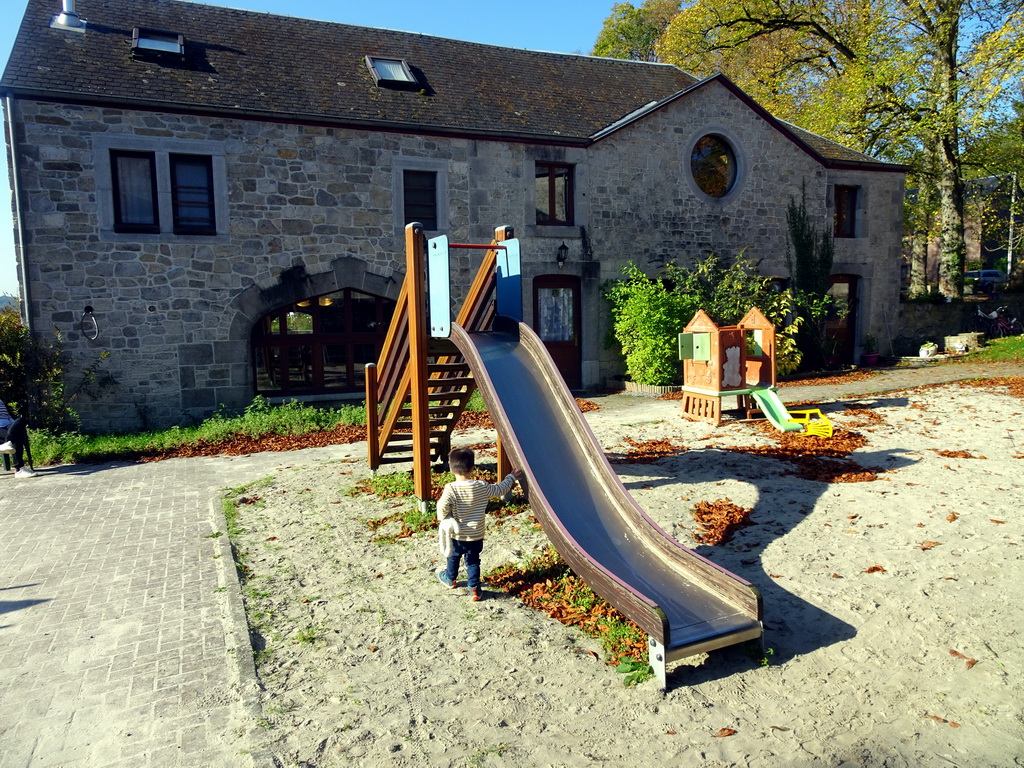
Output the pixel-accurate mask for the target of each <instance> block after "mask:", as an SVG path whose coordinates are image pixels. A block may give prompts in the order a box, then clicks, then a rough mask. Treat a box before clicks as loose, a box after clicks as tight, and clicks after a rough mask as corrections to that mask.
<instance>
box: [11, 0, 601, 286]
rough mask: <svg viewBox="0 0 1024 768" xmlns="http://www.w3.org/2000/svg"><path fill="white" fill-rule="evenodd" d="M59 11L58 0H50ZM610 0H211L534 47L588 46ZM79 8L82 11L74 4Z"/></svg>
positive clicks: (15, 20)
mask: <svg viewBox="0 0 1024 768" xmlns="http://www.w3.org/2000/svg"><path fill="white" fill-rule="evenodd" d="M50 2H52V3H53V8H54V13H58V12H59V11H60V7H61V0H50ZM614 3H615V0H604V1H602V0H517V1H516V2H509V3H497V2H492V1H485V0H435V1H434V2H432V3H425V2H423V0H415V2H414V1H413V0H387V2H365V0H362V1H360V2H354V0H335V1H334V2H324V1H323V0H302V2H291V3H288V2H284V1H283V0H234V1H233V2H223V3H211V4H212V5H226V6H231V7H234V8H245V9H248V10H253V11H266V12H269V13H282V14H287V15H292V16H302V17H304V18H309V19H320V20H323V21H337V22H342V23H346V24H362V25H366V26H371V27H386V28H388V29H399V30H403V31H406V32H421V33H424V34H428V35H438V36H440V37H452V38H455V39H458V40H472V41H474V42H478V43H490V44H493V45H507V46H512V47H515V48H529V49H532V50H537V51H556V52H560V53H589V52H590V49H591V48H592V47H593V45H594V41H595V40H596V39H597V35H598V33H599V32H600V31H601V24H602V23H603V22H604V19H605V18H606V17H607V16H608V14H609V13H610V12H611V7H612V5H613V4H614ZM25 6H26V0H3V2H0V57H2V60H3V62H4V64H6V62H7V58H8V56H9V55H10V52H11V46H12V45H13V44H14V37H15V35H16V33H17V30H18V27H19V26H20V25H21V18H22V16H23V15H24V13H25ZM79 10H80V11H81V12H82V15H83V16H84V17H86V18H88V13H87V12H86V11H85V8H84V7H83V6H81V4H79ZM0 185H2V186H0V188H2V189H3V190H4V191H5V194H4V198H3V199H4V200H5V201H7V200H9V198H8V197H7V193H6V190H7V188H8V185H7V158H6V153H0ZM7 211H8V206H7V204H6V202H5V203H4V205H2V206H0V295H2V294H14V295H17V292H18V278H17V274H16V271H15V265H14V235H13V223H12V222H11V219H10V218H9V216H8V214H7Z"/></svg>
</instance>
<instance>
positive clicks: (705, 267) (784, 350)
mask: <svg viewBox="0 0 1024 768" xmlns="http://www.w3.org/2000/svg"><path fill="white" fill-rule="evenodd" d="M623 274H624V275H625V279H624V280H617V281H613V282H611V283H608V284H607V285H606V286H605V298H607V299H608V300H609V301H610V302H611V305H612V331H611V335H612V336H613V337H614V339H615V341H618V343H619V344H620V345H621V347H622V353H623V355H624V356H625V358H626V373H627V375H628V376H629V377H630V378H631V379H632V380H633V381H635V382H637V383H640V384H648V385H654V386H664V385H669V384H679V383H681V381H682V363H680V361H679V351H678V343H677V337H678V335H679V333H680V332H682V330H683V328H684V327H685V326H686V324H687V323H689V322H690V320H691V319H693V316H694V315H695V314H696V313H697V310H700V309H703V310H704V311H705V312H706V313H707V314H708V315H709V316H710V317H711V319H712V320H714V321H715V323H717V324H718V325H735V324H736V323H738V322H739V321H740V320H742V319H743V316H744V315H745V314H746V313H747V312H748V311H749V310H750V308H751V307H757V308H758V309H759V310H761V312H762V314H764V316H765V317H766V318H767V319H768V320H769V321H770V322H771V323H772V324H773V325H775V328H776V347H775V349H776V355H775V363H776V370H777V371H778V372H779V373H782V374H784V373H789V372H791V371H793V370H796V367H797V365H799V363H800V350H799V349H798V348H797V346H796V343H795V341H794V337H795V335H796V332H797V329H798V328H799V327H800V323H801V318H799V317H794V316H793V309H794V300H793V296H792V294H791V293H790V292H789V291H788V290H779V288H778V286H777V285H776V284H775V283H774V281H773V280H772V279H771V278H769V277H763V276H761V275H759V274H758V273H757V266H756V264H754V262H753V261H752V260H751V259H749V258H748V257H747V256H745V255H744V254H742V253H741V254H739V255H738V256H737V257H736V258H735V259H734V260H733V261H732V262H731V263H729V264H725V263H723V262H722V261H721V260H720V259H719V257H718V256H716V255H714V254H709V255H708V256H707V257H706V258H704V259H702V260H698V261H696V262H694V263H693V264H692V265H691V266H689V267H683V266H680V265H678V264H677V263H675V262H671V263H669V264H667V265H666V266H665V268H664V269H663V270H662V271H661V272H660V273H659V274H658V275H656V276H654V277H650V276H648V275H646V274H645V273H644V272H643V271H642V270H641V269H640V268H639V267H637V266H636V265H635V264H633V263H630V264H629V265H628V266H627V267H625V268H624V269H623Z"/></svg>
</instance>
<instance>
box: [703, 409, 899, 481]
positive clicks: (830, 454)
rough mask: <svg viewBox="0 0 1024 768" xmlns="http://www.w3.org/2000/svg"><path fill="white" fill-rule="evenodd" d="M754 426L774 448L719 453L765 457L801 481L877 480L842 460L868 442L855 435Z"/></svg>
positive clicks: (874, 473)
mask: <svg viewBox="0 0 1024 768" xmlns="http://www.w3.org/2000/svg"><path fill="white" fill-rule="evenodd" d="M755 427H756V428H757V429H759V430H760V431H761V432H763V433H764V434H766V435H768V436H769V437H771V438H772V439H773V440H774V441H775V443H776V444H775V445H758V446H735V445H734V446H725V447H724V449H723V450H727V451H732V452H734V453H746V454H748V455H753V456H769V457H771V458H774V459H780V460H781V461H786V462H788V463H790V464H793V465H795V467H796V469H795V470H793V471H792V472H791V473H788V474H795V475H796V476H797V477H801V478H803V479H804V480H816V481H818V482H820V483H867V482H871V481H872V480H877V479H878V472H880V471H882V470H878V469H865V468H863V467H862V466H861V465H860V464H858V463H857V462H855V461H851V460H847V459H845V457H846V456H848V455H849V454H851V453H853V452H854V451H855V450H857V449H858V448H863V447H864V446H865V445H867V443H868V441H867V438H865V437H864V436H863V435H861V434H860V433H859V432H851V431H850V430H847V429H842V428H837V429H836V430H835V432H833V434H832V437H818V436H817V435H808V434H805V433H803V432H779V431H778V430H776V429H775V428H774V427H773V426H771V425H770V424H769V423H768V422H757V423H756V425H755Z"/></svg>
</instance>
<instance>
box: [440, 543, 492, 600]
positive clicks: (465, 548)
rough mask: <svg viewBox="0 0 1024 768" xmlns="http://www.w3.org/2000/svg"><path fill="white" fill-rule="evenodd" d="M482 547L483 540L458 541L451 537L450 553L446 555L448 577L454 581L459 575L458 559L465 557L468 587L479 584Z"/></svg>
mask: <svg viewBox="0 0 1024 768" xmlns="http://www.w3.org/2000/svg"><path fill="white" fill-rule="evenodd" d="M483 549H484V540H483V539H478V540H477V541H459V540H458V539H452V553H451V555H449V556H448V568H447V570H446V573H447V574H448V578H449V579H451V580H452V581H455V580H456V579H457V578H458V577H459V561H460V560H461V559H462V557H463V556H465V557H466V580H467V582H468V583H469V588H470V589H472V588H473V587H479V586H480V553H481V552H483Z"/></svg>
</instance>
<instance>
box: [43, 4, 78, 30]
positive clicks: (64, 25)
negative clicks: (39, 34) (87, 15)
mask: <svg viewBox="0 0 1024 768" xmlns="http://www.w3.org/2000/svg"><path fill="white" fill-rule="evenodd" d="M50 26H51V27H56V28H58V29H70V30H74V31H75V32H85V22H84V21H82V19H81V17H80V16H79V15H78V14H77V13H75V0H63V2H62V4H61V12H60V15H59V16H54V17H53V19H51V20H50Z"/></svg>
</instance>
